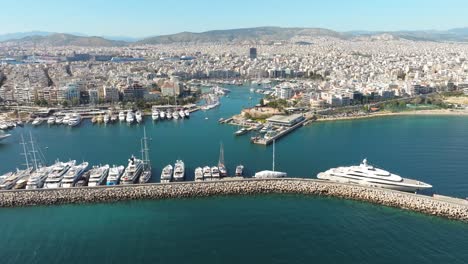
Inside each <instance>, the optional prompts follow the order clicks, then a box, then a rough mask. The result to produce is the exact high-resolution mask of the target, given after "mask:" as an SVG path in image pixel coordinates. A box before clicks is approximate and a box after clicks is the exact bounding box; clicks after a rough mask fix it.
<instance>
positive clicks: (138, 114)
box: [135, 110, 143, 123]
mask: <svg viewBox="0 0 468 264" xmlns="http://www.w3.org/2000/svg"><path fill="white" fill-rule="evenodd" d="M135 118H136V121H137V123H141V122H143V114H142V113H141V111H140V110H138V111H136V114H135Z"/></svg>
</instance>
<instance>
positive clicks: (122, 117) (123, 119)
mask: <svg viewBox="0 0 468 264" xmlns="http://www.w3.org/2000/svg"><path fill="white" fill-rule="evenodd" d="M119 121H121V122H123V121H125V112H124V111H120V112H119Z"/></svg>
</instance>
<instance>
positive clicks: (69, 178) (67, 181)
mask: <svg viewBox="0 0 468 264" xmlns="http://www.w3.org/2000/svg"><path fill="white" fill-rule="evenodd" d="M88 165H89V164H88V162H83V163H81V164H79V165H76V166H71V168H70V169H69V170H68V171H67V172H66V173H65V174H64V175H63V179H62V182H61V184H60V187H63V188H71V187H73V186H75V183H76V182H77V181H78V180H79V179H80V178H81V175H83V173H84V172H85V170H86V168H88Z"/></svg>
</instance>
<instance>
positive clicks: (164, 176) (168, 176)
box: [161, 164, 173, 183]
mask: <svg viewBox="0 0 468 264" xmlns="http://www.w3.org/2000/svg"><path fill="white" fill-rule="evenodd" d="M172 171H173V167H172V165H171V164H169V165H167V166H166V167H164V169H163V170H162V172H161V182H162V183H166V182H171V181H172Z"/></svg>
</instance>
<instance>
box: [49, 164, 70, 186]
mask: <svg viewBox="0 0 468 264" xmlns="http://www.w3.org/2000/svg"><path fill="white" fill-rule="evenodd" d="M75 162H76V161H74V160H72V161H69V162H57V163H55V165H54V166H53V167H52V171H51V172H50V173H49V176H47V179H46V181H45V184H44V188H58V187H60V183H61V182H62V179H63V175H64V174H65V173H66V172H67V171H68V169H69V168H70V167H71V166H75Z"/></svg>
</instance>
